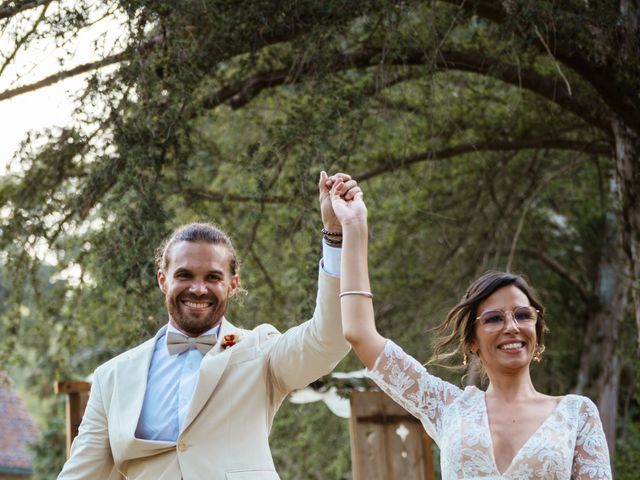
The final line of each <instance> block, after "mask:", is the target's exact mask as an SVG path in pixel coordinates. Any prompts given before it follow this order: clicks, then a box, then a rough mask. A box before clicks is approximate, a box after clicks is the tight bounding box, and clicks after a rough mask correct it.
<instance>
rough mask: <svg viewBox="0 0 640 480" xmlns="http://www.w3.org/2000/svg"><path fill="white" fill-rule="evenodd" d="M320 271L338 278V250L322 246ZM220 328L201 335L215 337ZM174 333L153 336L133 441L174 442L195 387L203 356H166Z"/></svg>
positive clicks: (169, 329) (189, 353)
mask: <svg viewBox="0 0 640 480" xmlns="http://www.w3.org/2000/svg"><path fill="white" fill-rule="evenodd" d="M322 253H323V261H322V262H321V263H320V264H321V266H322V268H323V270H324V271H325V272H326V273H328V274H329V275H333V276H339V275H340V257H341V249H339V248H334V247H330V246H329V245H326V244H325V243H324V242H322ZM219 331H220V324H218V325H216V326H215V327H213V328H212V329H210V330H208V331H206V332H204V333H203V335H208V334H211V333H215V334H216V335H218V333H219ZM168 332H178V333H181V332H180V331H179V330H178V329H177V328H175V327H174V326H173V325H171V323H169V325H168V326H167V328H166V329H162V330H160V331H159V332H158V333H157V334H156V339H155V340H156V344H155V348H154V350H153V356H152V357H151V364H150V365H149V375H148V377H147V389H146V390H145V393H144V402H143V404H142V411H141V412H140V418H139V419H138V426H137V428H136V438H141V439H145V440H164V441H170V442H175V441H176V440H177V439H178V435H179V434H180V429H181V428H182V425H183V424H184V420H185V418H186V416H187V411H188V410H189V405H190V404H191V398H192V397H193V392H194V391H195V389H196V385H197V384H198V376H199V374H200V363H201V362H202V359H203V358H204V354H203V353H201V352H200V350H198V349H197V348H190V349H188V350H187V351H185V352H182V353H180V354H177V355H169V350H168V349H167V335H166V334H167V333H168Z"/></svg>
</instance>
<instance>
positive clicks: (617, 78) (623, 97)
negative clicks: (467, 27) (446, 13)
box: [441, 0, 640, 131]
mask: <svg viewBox="0 0 640 480" xmlns="http://www.w3.org/2000/svg"><path fill="white" fill-rule="evenodd" d="M441 1H443V2H445V3H450V4H454V5H456V6H457V7H459V8H461V9H464V10H465V11H467V12H470V13H475V14H477V15H479V16H480V17H483V18H485V19H487V20H490V21H492V22H494V23H497V24H500V25H504V24H505V23H506V22H505V20H506V19H507V18H508V17H512V18H513V19H514V20H516V21H515V22H511V23H512V24H514V25H517V28H510V29H509V30H510V31H511V32H512V33H514V34H515V35H518V36H519V37H521V38H527V39H531V40H540V41H539V42H538V41H533V42H532V45H533V46H534V47H535V48H536V49H538V50H539V51H540V52H543V53H548V54H549V55H551V56H552V57H553V58H554V60H559V61H560V62H562V63H563V64H565V65H566V66H568V67H569V68H571V69H572V70H573V71H575V72H576V73H577V74H578V75H580V77H582V79H583V80H584V81H585V82H587V83H589V84H591V86H593V88H594V89H595V90H596V91H597V92H598V94H599V95H600V98H601V99H602V100H603V102H604V103H605V104H606V105H607V106H608V107H609V108H610V109H611V110H612V111H614V112H616V113H617V114H618V115H619V116H620V117H621V118H622V119H624V121H625V122H627V123H628V124H629V125H630V126H632V127H633V128H634V129H636V131H640V112H639V105H638V100H637V95H636V93H637V89H638V77H637V75H633V74H631V75H629V73H631V72H630V71H627V72H623V71H621V69H620V68H616V67H618V65H617V63H619V62H616V61H614V60H613V59H607V60H606V61H602V62H600V63H596V60H594V59H593V57H592V58H590V57H589V55H590V54H592V47H593V45H581V46H577V45H576V42H575V38H574V37H575V32H574V31H572V30H569V29H564V28H562V27H563V26H562V24H558V23H556V24H554V25H553V27H552V28H553V35H549V36H547V37H546V38H542V36H541V34H540V33H539V31H538V25H544V24H546V22H547V21H548V19H545V17H544V15H547V14H546V13H544V12H535V13H532V12H531V11H530V10H528V11H527V14H526V15H522V16H518V15H517V12H516V13H511V12H508V11H506V8H507V7H506V6H504V4H505V3H507V2H502V5H501V2H496V1H483V0H480V1H477V2H470V1H466V0H462V1H461V0H441ZM557 5H561V4H557ZM529 7H530V6H529V5H527V8H529ZM613 8H615V7H613ZM536 13H537V14H536ZM521 19H523V21H521ZM583 28H584V27H583ZM614 28H616V29H617V30H618V32H619V33H620V34H621V35H622V36H626V37H630V41H631V42H633V40H632V38H634V37H636V38H637V28H636V29H635V30H632V31H630V32H624V31H623V28H624V27H623V26H621V25H618V26H615V27H614ZM636 45H637V43H636ZM605 46H606V47H607V48H609V49H611V50H614V51H617V50H618V49H619V48H620V46H619V45H618V44H615V45H605ZM625 65H627V66H628V65H629V62H628V61H625Z"/></svg>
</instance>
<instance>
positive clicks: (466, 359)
mask: <svg viewBox="0 0 640 480" xmlns="http://www.w3.org/2000/svg"><path fill="white" fill-rule="evenodd" d="M468 363H469V356H468V355H467V352H464V356H463V357H462V365H463V366H465V367H466V366H467V364H468Z"/></svg>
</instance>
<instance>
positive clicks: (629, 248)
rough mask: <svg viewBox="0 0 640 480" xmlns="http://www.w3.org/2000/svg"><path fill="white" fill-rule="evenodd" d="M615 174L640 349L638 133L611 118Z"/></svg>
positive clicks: (639, 148) (639, 139) (639, 172)
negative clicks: (613, 137) (614, 144)
mask: <svg viewBox="0 0 640 480" xmlns="http://www.w3.org/2000/svg"><path fill="white" fill-rule="evenodd" d="M612 124H613V132H614V135H615V140H616V173H617V177H618V193H619V195H620V203H621V206H622V225H621V230H622V242H623V247H624V250H625V253H626V254H627V257H628V259H629V264H630V273H631V278H632V288H631V290H632V295H633V304H634V311H635V317H636V326H637V332H638V348H639V349H640V133H638V132H636V131H634V130H632V129H631V128H629V127H628V126H627V125H625V124H624V123H622V121H620V120H619V119H614V120H613V122H612Z"/></svg>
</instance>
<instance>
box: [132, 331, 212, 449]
mask: <svg viewBox="0 0 640 480" xmlns="http://www.w3.org/2000/svg"><path fill="white" fill-rule="evenodd" d="M219 331H220V324H218V325H216V326H215V327H213V328H212V329H210V330H208V331H206V332H205V333H203V335H208V334H211V333H215V334H216V335H217V334H218V332H219ZM168 332H178V333H180V334H182V333H181V332H180V331H179V330H178V329H177V328H175V327H174V326H173V325H171V324H169V325H167V328H166V330H164V331H163V330H160V331H159V332H158V333H157V334H156V345H155V348H154V350H153V356H152V357H151V365H150V366H149V375H148V377H147V389H146V391H145V392H144V402H143V404H142V411H141V412H140V418H139V419H138V427H137V428H136V438H143V439H145V440H167V441H173V442H175V441H176V440H177V439H178V434H179V433H180V429H181V428H182V425H183V424H184V419H185V417H186V416H187V410H188V409H189V404H190V403H191V398H192V397H193V392H194V390H195V389H196V384H197V383H198V374H199V373H200V362H202V358H203V357H204V354H203V353H202V352H200V350H198V349H197V348H190V349H188V350H187V351H185V352H182V353H180V354H177V355H170V354H169V350H168V348H167V333H168Z"/></svg>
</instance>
